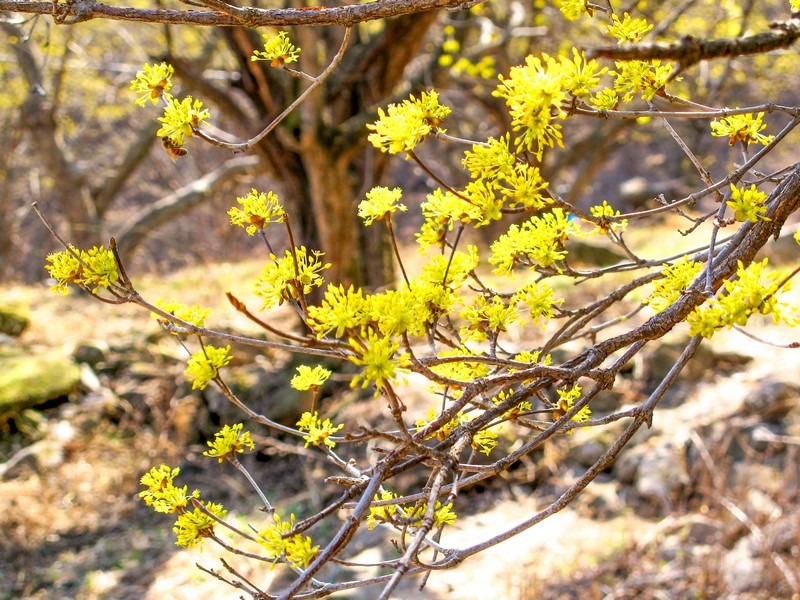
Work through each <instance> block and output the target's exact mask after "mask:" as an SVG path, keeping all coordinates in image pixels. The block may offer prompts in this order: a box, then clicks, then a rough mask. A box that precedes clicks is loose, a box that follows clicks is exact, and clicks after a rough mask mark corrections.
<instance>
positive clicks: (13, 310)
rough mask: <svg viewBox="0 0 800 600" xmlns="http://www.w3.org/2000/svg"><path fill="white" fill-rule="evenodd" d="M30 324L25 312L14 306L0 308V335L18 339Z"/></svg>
mask: <svg viewBox="0 0 800 600" xmlns="http://www.w3.org/2000/svg"><path fill="white" fill-rule="evenodd" d="M30 322H31V320H30V318H29V317H28V315H27V314H26V311H25V310H23V309H20V308H19V307H16V306H0V333H5V334H6V335H10V336H12V337H19V336H21V335H22V332H23V331H25V329H27V327H28V325H29V324H30Z"/></svg>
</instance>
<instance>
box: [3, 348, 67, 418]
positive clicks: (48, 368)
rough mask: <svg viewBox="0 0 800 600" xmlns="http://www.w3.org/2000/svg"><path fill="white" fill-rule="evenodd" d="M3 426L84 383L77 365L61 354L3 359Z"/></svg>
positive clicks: (7, 357)
mask: <svg viewBox="0 0 800 600" xmlns="http://www.w3.org/2000/svg"><path fill="white" fill-rule="evenodd" d="M0 365H2V368H0V423H2V422H4V421H7V420H8V419H9V418H12V417H13V416H14V415H16V414H17V413H19V412H20V411H22V410H25V409H26V408H31V407H33V406H38V405H40V404H44V403H45V402H48V401H50V400H54V399H56V398H61V397H63V396H66V395H67V394H69V393H70V392H73V391H74V390H75V389H76V388H77V387H78V384H79V383H80V379H81V373H80V368H79V367H78V365H77V364H75V363H74V362H72V361H71V360H70V359H69V358H67V357H64V356H62V355H61V354H59V353H56V352H54V353H49V354H44V355H38V356H37V355H23V356H6V357H3V358H2V359H0Z"/></svg>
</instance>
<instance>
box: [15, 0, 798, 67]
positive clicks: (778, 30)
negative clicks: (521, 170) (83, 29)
mask: <svg viewBox="0 0 800 600" xmlns="http://www.w3.org/2000/svg"><path fill="white" fill-rule="evenodd" d="M0 5H2V2H0ZM770 28H771V29H772V31H765V32H763V33H758V34H756V35H750V36H745V37H740V38H732V39H722V40H702V39H698V38H695V37H692V36H685V37H683V38H681V39H680V40H678V41H677V42H670V43H663V42H654V43H650V44H626V45H624V46H621V47H620V46H603V47H600V48H589V49H587V50H586V56H587V57H588V58H610V59H613V60H653V59H659V60H677V61H678V62H680V63H681V65H683V66H684V68H685V67H688V66H691V65H694V64H696V63H698V62H700V61H703V60H712V59H714V58H730V57H734V56H741V55H747V54H764V53H766V52H771V51H773V50H779V49H781V48H788V47H789V46H791V45H792V44H794V43H795V42H796V41H797V40H798V39H800V17H793V18H792V19H790V20H788V21H780V22H776V23H772V24H770Z"/></svg>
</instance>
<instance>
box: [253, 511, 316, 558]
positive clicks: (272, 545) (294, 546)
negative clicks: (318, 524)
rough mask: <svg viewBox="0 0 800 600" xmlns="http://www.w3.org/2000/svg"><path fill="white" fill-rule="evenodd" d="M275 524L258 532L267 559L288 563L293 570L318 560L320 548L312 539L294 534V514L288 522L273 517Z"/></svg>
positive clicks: (276, 516) (259, 541)
mask: <svg viewBox="0 0 800 600" xmlns="http://www.w3.org/2000/svg"><path fill="white" fill-rule="evenodd" d="M273 520H274V521H275V522H274V524H272V525H268V526H267V527H265V528H264V529H262V530H261V531H259V532H258V543H259V544H261V546H263V548H264V549H265V550H266V552H267V558H270V559H272V560H274V561H275V563H273V566H274V565H275V564H277V562H280V561H286V562H287V563H288V564H289V566H291V567H292V568H293V569H300V568H306V567H308V565H310V564H311V561H313V560H314V558H316V556H317V553H318V552H319V546H312V541H311V538H310V537H308V536H304V535H301V534H299V533H294V534H293V533H292V531H293V529H294V523H295V517H294V514H292V515H291V516H290V518H289V520H288V521H283V520H281V518H280V516H278V515H277V514H275V515H273Z"/></svg>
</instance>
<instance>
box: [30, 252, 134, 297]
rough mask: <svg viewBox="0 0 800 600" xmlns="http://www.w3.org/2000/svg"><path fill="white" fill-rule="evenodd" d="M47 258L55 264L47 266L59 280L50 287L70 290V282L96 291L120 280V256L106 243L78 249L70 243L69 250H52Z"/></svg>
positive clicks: (56, 290)
mask: <svg viewBox="0 0 800 600" xmlns="http://www.w3.org/2000/svg"><path fill="white" fill-rule="evenodd" d="M47 261H48V262H49V263H52V264H50V265H46V266H45V269H47V271H48V272H49V273H50V276H51V277H52V278H53V279H55V280H56V281H57V284H56V285H54V286H53V287H51V288H50V289H51V290H53V291H54V292H56V293H58V294H62V295H63V294H66V293H67V290H68V288H67V285H68V284H70V283H76V284H78V285H81V286H83V287H85V288H87V289H89V290H91V292H92V293H93V294H96V293H98V292H99V291H100V288H108V287H109V286H111V285H112V284H114V283H116V282H117V281H118V280H119V270H118V268H117V259H116V258H115V257H114V253H113V252H112V251H111V250H106V248H105V247H104V246H94V247H93V248H91V249H90V250H78V249H77V248H76V247H75V246H73V245H72V244H70V245H69V249H68V250H63V251H61V252H54V253H52V254H48V255H47Z"/></svg>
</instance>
